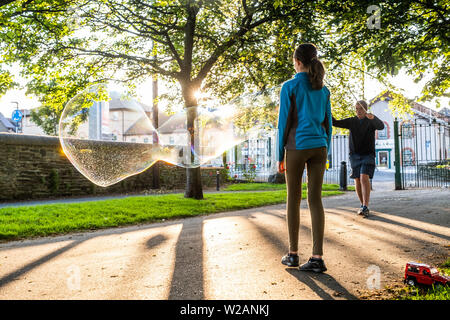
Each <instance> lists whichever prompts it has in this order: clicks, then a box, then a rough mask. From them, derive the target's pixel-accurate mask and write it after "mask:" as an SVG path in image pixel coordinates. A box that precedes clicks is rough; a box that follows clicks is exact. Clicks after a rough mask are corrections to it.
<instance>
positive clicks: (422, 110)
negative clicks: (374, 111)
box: [369, 91, 450, 122]
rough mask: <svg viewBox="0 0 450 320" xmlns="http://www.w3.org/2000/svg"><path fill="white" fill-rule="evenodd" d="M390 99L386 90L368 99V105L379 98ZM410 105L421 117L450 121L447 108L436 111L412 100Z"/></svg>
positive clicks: (449, 111)
mask: <svg viewBox="0 0 450 320" xmlns="http://www.w3.org/2000/svg"><path fill="white" fill-rule="evenodd" d="M390 99H392V98H391V95H390V92H389V91H386V92H385V93H383V94H382V95H381V96H377V97H375V98H373V99H372V100H370V104H369V106H371V105H373V104H375V103H377V102H378V101H380V100H387V101H389V100H390ZM411 107H412V109H413V111H414V112H415V113H418V114H419V115H421V116H423V117H426V118H430V117H434V118H437V119H441V120H444V121H446V122H450V114H449V113H450V110H448V109H447V108H444V109H443V110H441V111H440V112H438V111H435V110H433V109H431V108H428V107H425V106H424V105H422V104H420V103H417V102H413V103H412V104H411Z"/></svg>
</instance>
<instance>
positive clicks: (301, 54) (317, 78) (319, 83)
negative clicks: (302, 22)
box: [294, 43, 325, 90]
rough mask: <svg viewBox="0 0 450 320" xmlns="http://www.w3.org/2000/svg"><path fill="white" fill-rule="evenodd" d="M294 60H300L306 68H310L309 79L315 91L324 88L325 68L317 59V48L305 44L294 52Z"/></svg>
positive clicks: (310, 44)
mask: <svg viewBox="0 0 450 320" xmlns="http://www.w3.org/2000/svg"><path fill="white" fill-rule="evenodd" d="M294 58H296V59H298V60H300V61H301V62H302V63H303V65H304V66H305V67H308V79H309V82H310V83H311V87H312V89H313V90H320V89H322V88H323V78H324V76H325V67H324V66H323V64H322V62H321V61H320V60H319V59H318V58H317V48H316V46H315V45H313V44H312V43H303V44H301V45H299V46H298V48H297V49H296V50H295V52H294Z"/></svg>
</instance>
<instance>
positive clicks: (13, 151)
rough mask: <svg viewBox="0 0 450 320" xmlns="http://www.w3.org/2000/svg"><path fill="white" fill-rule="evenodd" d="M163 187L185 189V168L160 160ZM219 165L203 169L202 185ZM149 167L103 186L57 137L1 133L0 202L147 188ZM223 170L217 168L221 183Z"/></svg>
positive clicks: (212, 181) (211, 182)
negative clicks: (69, 155)
mask: <svg viewBox="0 0 450 320" xmlns="http://www.w3.org/2000/svg"><path fill="white" fill-rule="evenodd" d="M159 167H160V182H161V188H162V189H184V188H185V184H186V169H184V168H180V167H177V166H171V165H168V164H166V163H162V162H160V163H159ZM217 170H218V168H202V169H201V172H202V181H203V186H204V187H207V188H208V187H215V185H216V172H217ZM152 171H153V170H152V169H151V168H150V169H148V170H146V171H144V172H142V173H140V174H138V175H134V176H131V177H128V178H127V179H125V180H122V181H120V182H118V183H116V184H114V185H112V186H109V187H106V188H103V187H99V186H96V185H95V184H93V183H92V182H90V181H89V180H88V179H86V178H85V177H84V176H83V175H82V174H81V173H79V172H78V170H77V169H76V168H75V167H74V166H73V165H72V164H71V162H70V161H69V160H68V159H67V157H66V156H65V154H64V152H63V150H62V148H61V145H60V142H59V139H58V138H57V137H51V136H32V135H21V134H8V133H0V201H11V200H25V199H45V198H56V197H66V196H86V195H100V194H114V193H128V192H142V191H144V190H150V189H151V186H152V181H153V176H152ZM225 181H226V172H225V171H224V170H220V184H221V185H222V184H223V183H224V182H225Z"/></svg>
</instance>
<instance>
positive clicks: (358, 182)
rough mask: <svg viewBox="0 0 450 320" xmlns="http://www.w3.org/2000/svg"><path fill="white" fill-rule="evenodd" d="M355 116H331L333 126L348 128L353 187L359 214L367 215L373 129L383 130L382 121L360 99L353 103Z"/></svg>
mask: <svg viewBox="0 0 450 320" xmlns="http://www.w3.org/2000/svg"><path fill="white" fill-rule="evenodd" d="M355 108H356V116H355V117H352V118H346V119H342V120H336V119H334V118H333V126H335V127H338V128H346V129H349V130H350V137H349V146H350V165H351V167H352V175H351V176H350V178H353V179H355V189H356V194H357V195H358V198H359V200H360V201H361V208H360V209H359V210H358V214H359V215H363V216H364V217H368V216H369V199H370V179H372V178H373V174H374V172H375V130H383V129H384V123H383V122H382V121H381V120H380V119H378V118H377V117H375V116H374V115H373V114H371V113H368V112H367V103H366V102H365V101H364V100H360V101H358V102H357V103H356V105H355Z"/></svg>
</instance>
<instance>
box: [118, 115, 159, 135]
mask: <svg viewBox="0 0 450 320" xmlns="http://www.w3.org/2000/svg"><path fill="white" fill-rule="evenodd" d="M149 124H151V122H150V120H149V119H148V118H147V117H140V118H139V119H138V120H136V122H135V123H133V124H132V125H131V126H130V127H129V128H128V130H127V131H125V133H124V134H123V135H124V136H148V135H152V134H153V131H154V130H153V128H152V126H149Z"/></svg>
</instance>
